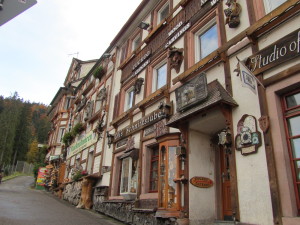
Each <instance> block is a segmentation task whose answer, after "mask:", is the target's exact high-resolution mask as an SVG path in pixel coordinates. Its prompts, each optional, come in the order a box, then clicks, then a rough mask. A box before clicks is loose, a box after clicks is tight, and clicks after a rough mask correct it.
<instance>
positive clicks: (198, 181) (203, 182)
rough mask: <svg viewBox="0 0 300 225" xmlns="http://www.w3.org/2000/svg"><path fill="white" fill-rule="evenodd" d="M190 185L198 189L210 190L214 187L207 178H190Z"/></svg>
mask: <svg viewBox="0 0 300 225" xmlns="http://www.w3.org/2000/svg"><path fill="white" fill-rule="evenodd" d="M190 183H191V184H192V185H194V186H195V187H198V188H210V187H212V186H213V185H214V182H213V181H212V180H211V179H209V178H207V177H192V178H191V179H190Z"/></svg>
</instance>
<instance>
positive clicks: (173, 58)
mask: <svg viewBox="0 0 300 225" xmlns="http://www.w3.org/2000/svg"><path fill="white" fill-rule="evenodd" d="M168 58H169V59H170V67H171V69H175V71H176V73H179V71H180V66H181V64H182V61H183V48H176V47H173V48H169V51H168Z"/></svg>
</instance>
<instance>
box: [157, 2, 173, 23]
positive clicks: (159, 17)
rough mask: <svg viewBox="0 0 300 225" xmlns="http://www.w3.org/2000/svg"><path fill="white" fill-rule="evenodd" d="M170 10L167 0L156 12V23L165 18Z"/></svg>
mask: <svg viewBox="0 0 300 225" xmlns="http://www.w3.org/2000/svg"><path fill="white" fill-rule="evenodd" d="M169 10H170V5H169V2H167V3H166V4H165V5H164V6H163V7H161V9H160V10H159V11H158V12H157V24H160V23H161V21H163V20H164V19H165V18H167V16H168V14H169Z"/></svg>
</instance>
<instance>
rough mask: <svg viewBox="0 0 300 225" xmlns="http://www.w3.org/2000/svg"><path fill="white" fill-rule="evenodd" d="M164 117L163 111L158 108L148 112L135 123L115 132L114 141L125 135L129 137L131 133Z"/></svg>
mask: <svg viewBox="0 0 300 225" xmlns="http://www.w3.org/2000/svg"><path fill="white" fill-rule="evenodd" d="M163 118H164V114H163V112H162V111H161V110H160V109H158V110H156V111H154V112H152V113H150V114H148V115H147V116H144V117H143V118H141V119H139V120H137V121H136V122H134V123H133V124H131V125H129V126H127V127H125V128H124V129H122V130H120V131H118V132H117V133H116V134H115V138H114V142H117V141H119V140H121V139H123V138H125V137H128V136H129V135H131V134H133V133H136V132H138V131H140V130H141V129H144V128H145V127H148V126H150V125H152V124H154V123H156V122H157V121H159V120H161V119H163Z"/></svg>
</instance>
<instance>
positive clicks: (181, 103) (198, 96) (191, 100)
mask: <svg viewBox="0 0 300 225" xmlns="http://www.w3.org/2000/svg"><path fill="white" fill-rule="evenodd" d="M175 94H176V102H177V111H178V112H182V111H184V110H186V109H188V108H190V107H192V106H194V105H196V104H198V103H200V102H201V101H203V100H205V99H206V98H207V95H208V92H207V81H206V74H205V73H203V72H202V73H200V74H199V75H198V76H196V77H195V78H193V79H192V80H190V81H189V82H187V83H185V84H184V85H182V86H181V87H179V88H177V89H176V90H175Z"/></svg>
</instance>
